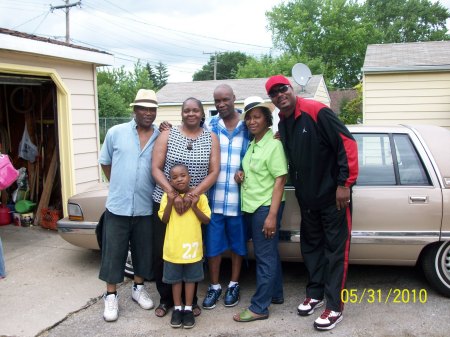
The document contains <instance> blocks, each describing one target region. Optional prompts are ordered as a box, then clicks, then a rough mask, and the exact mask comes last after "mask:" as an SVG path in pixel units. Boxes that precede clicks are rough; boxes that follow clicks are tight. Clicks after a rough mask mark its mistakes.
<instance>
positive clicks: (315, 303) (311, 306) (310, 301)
mask: <svg viewBox="0 0 450 337" xmlns="http://www.w3.org/2000/svg"><path fill="white" fill-rule="evenodd" d="M322 305H323V300H315V299H314V298H310V297H307V298H305V300H304V301H303V303H300V304H299V306H298V307H297V313H298V314H299V315H300V316H308V315H311V314H312V313H313V312H314V310H316V308H319V307H321V306H322Z"/></svg>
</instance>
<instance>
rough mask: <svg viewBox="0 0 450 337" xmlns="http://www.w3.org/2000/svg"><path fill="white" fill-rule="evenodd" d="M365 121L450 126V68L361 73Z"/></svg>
mask: <svg viewBox="0 0 450 337" xmlns="http://www.w3.org/2000/svg"><path fill="white" fill-rule="evenodd" d="M363 83H364V97H363V98H364V99H363V119H364V123H365V124H372V125H374V124H378V125H386V124H401V123H403V124H420V123H421V124H433V125H440V126H444V127H446V128H450V72H447V73H438V72H423V73H418V72H415V73H414V72H412V73H398V74H396V73H384V74H372V73H371V74H365V75H364V79H363Z"/></svg>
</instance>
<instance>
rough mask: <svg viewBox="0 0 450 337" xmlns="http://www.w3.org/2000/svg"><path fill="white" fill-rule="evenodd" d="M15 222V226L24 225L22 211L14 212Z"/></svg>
mask: <svg viewBox="0 0 450 337" xmlns="http://www.w3.org/2000/svg"><path fill="white" fill-rule="evenodd" d="M13 222H14V226H22V222H21V221H20V213H17V212H14V213H13Z"/></svg>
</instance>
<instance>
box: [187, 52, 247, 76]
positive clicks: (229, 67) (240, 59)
mask: <svg viewBox="0 0 450 337" xmlns="http://www.w3.org/2000/svg"><path fill="white" fill-rule="evenodd" d="M216 57H217V70H216V79H217V80H227V79H233V78H236V74H237V71H238V67H239V66H240V65H244V64H246V63H247V61H248V59H249V56H247V55H246V54H244V53H241V52H238V51H235V52H225V53H218V54H216V55H212V56H211V57H210V58H209V61H208V63H207V64H205V65H204V66H203V67H202V69H200V70H199V71H197V72H195V73H194V75H193V76H192V79H193V80H194V81H207V80H213V79H214V63H215V58H216Z"/></svg>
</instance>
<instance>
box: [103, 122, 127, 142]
mask: <svg viewBox="0 0 450 337" xmlns="http://www.w3.org/2000/svg"><path fill="white" fill-rule="evenodd" d="M130 120H131V117H99V119H98V121H99V128H100V144H103V140H104V139H105V136H106V132H107V131H108V130H109V128H111V127H113V126H114V125H117V124H121V123H126V122H129V121H130Z"/></svg>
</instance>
